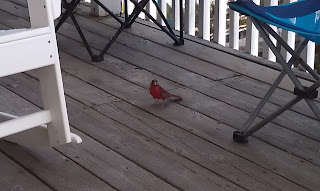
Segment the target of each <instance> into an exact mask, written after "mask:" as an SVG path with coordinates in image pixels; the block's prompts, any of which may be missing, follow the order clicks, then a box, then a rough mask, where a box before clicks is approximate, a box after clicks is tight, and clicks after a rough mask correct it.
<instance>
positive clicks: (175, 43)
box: [173, 41, 184, 46]
mask: <svg viewBox="0 0 320 191" xmlns="http://www.w3.org/2000/svg"><path fill="white" fill-rule="evenodd" d="M173 45H174V46H182V45H184V42H183V41H182V42H174V43H173Z"/></svg>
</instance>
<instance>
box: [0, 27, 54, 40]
mask: <svg viewBox="0 0 320 191" xmlns="http://www.w3.org/2000/svg"><path fill="white" fill-rule="evenodd" d="M48 34H50V27H42V28H34V29H33V28H31V29H12V30H2V31H0V44H4V43H10V42H13V41H18V40H23V39H28V38H32V37H37V36H42V35H48Z"/></svg>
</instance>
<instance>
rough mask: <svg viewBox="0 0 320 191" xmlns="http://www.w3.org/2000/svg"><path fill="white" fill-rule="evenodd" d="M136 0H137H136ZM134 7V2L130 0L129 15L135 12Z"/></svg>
mask: <svg viewBox="0 0 320 191" xmlns="http://www.w3.org/2000/svg"><path fill="white" fill-rule="evenodd" d="M135 1H137V0H135ZM133 9H134V4H133V3H131V1H130V0H128V14H129V15H130V14H131V13H132V12H133Z"/></svg>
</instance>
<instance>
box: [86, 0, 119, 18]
mask: <svg viewBox="0 0 320 191" xmlns="http://www.w3.org/2000/svg"><path fill="white" fill-rule="evenodd" d="M100 2H101V3H102V4H103V5H105V6H106V7H107V8H108V9H109V10H110V11H111V12H113V13H114V14H120V12H121V0H100ZM90 7H91V14H92V15H95V16H106V15H108V13H107V12H106V11H105V10H104V9H102V8H101V7H100V6H99V5H98V4H97V3H96V2H95V1H93V0H92V1H91V4H90Z"/></svg>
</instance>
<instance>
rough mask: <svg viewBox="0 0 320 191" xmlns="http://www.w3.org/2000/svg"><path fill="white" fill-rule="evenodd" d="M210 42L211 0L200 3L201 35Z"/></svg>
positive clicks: (203, 0)
mask: <svg viewBox="0 0 320 191" xmlns="http://www.w3.org/2000/svg"><path fill="white" fill-rule="evenodd" d="M198 36H199V37H200V38H203V39H205V40H208V41H210V0H202V1H199V35H198Z"/></svg>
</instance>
